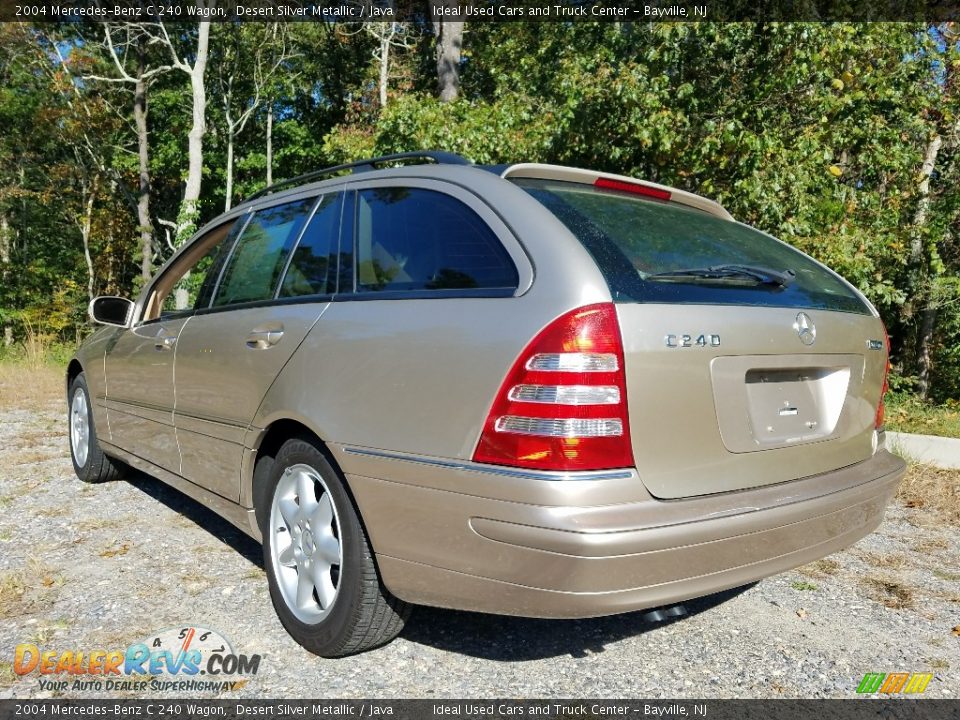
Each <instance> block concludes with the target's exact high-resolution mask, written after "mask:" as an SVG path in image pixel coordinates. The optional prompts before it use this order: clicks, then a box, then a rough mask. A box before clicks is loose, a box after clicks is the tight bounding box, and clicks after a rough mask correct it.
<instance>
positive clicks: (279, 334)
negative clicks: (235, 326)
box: [247, 323, 283, 350]
mask: <svg viewBox="0 0 960 720" xmlns="http://www.w3.org/2000/svg"><path fill="white" fill-rule="evenodd" d="M281 338H283V325H281V324H280V323H277V324H271V325H269V326H267V325H262V326H259V327H255V328H254V329H253V330H251V331H250V333H249V334H248V335H247V347H248V348H252V349H255V350H265V349H266V348H268V347H272V346H274V345H276V344H277V343H278V342H280V340H281Z"/></svg>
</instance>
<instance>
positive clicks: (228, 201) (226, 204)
mask: <svg viewBox="0 0 960 720" xmlns="http://www.w3.org/2000/svg"><path fill="white" fill-rule="evenodd" d="M235 135H236V132H235V131H234V127H233V124H232V123H230V122H229V121H227V190H226V198H224V201H223V211H224V212H226V211H227V210H229V209H230V208H231V207H232V206H233V139H234V136H235Z"/></svg>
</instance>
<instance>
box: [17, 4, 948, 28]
mask: <svg viewBox="0 0 960 720" xmlns="http://www.w3.org/2000/svg"><path fill="white" fill-rule="evenodd" d="M202 20H209V21H213V22H329V23H336V22H340V23H360V22H421V23H423V22H621V23H629V22H731V21H747V22H771V21H810V22H837V21H842V22H877V21H895V22H931V23H935V22H950V21H957V20H960V0H690V1H689V2H685V1H683V0H314V1H311V0H0V21H3V22H11V21H29V22H78V21H93V22H178V21H179V22H196V21H202Z"/></svg>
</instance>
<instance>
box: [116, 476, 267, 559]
mask: <svg viewBox="0 0 960 720" xmlns="http://www.w3.org/2000/svg"><path fill="white" fill-rule="evenodd" d="M124 479H125V480H126V481H127V483H129V484H130V485H131V486H133V487H135V488H137V490H139V491H140V492H142V493H144V494H146V495H149V496H150V497H151V498H153V499H154V500H156V501H157V502H159V503H162V504H164V505H166V506H167V507H168V508H170V509H171V510H173V511H174V512H175V513H177V514H178V515H182V516H183V517H185V518H186V519H187V520H190V521H191V522H192V523H194V524H195V525H196V526H197V527H199V528H200V529H202V530H204V531H206V532H207V533H209V534H210V535H212V536H213V537H215V538H216V539H217V540H220V541H221V542H224V543H226V544H227V545H229V546H230V547H232V548H233V549H234V550H236V551H237V552H238V553H240V555H242V556H243V557H244V558H246V559H247V560H248V561H249V562H251V563H252V564H254V565H257V566H259V567H261V568H262V567H263V549H262V548H261V546H260V543H258V542H257V541H256V540H254V539H253V538H252V537H250V536H249V535H247V534H245V533H244V532H243V531H241V530H239V529H238V528H236V527H234V525H232V524H231V523H230V522H229V521H227V520H224V519H223V518H222V517H220V516H219V515H217V513H215V512H214V511H213V510H211V509H210V508H208V507H206V506H205V505H204V504H203V503H200V502H197V501H196V500H194V499H193V498H191V497H189V496H187V495H184V494H183V493H182V492H180V491H179V490H177V489H176V488H173V487H170V486H169V485H167V484H165V483H164V482H162V481H160V480H158V479H157V478H155V477H152V476H150V475H147V474H146V473H143V472H140V471H139V470H129V471H128V473H127V475H126V477H125V478H124Z"/></svg>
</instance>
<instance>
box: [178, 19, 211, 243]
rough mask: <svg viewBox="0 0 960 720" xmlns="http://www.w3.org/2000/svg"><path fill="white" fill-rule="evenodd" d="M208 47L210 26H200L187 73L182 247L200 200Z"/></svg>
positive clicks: (191, 229)
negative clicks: (189, 117) (189, 99)
mask: <svg viewBox="0 0 960 720" xmlns="http://www.w3.org/2000/svg"><path fill="white" fill-rule="evenodd" d="M209 46H210V23H209V21H207V22H201V23H200V32H199V36H198V37H197V56H196V59H195V60H194V62H193V68H192V69H191V71H190V88H191V90H192V92H193V125H192V126H191V128H190V134H189V135H188V144H187V147H188V152H189V163H188V170H187V182H186V186H185V187H184V190H183V202H182V203H181V205H180V213H179V215H178V217H177V244H178V245H182V244H183V243H184V242H186V241H187V240H188V239H189V238H190V236H191V235H192V234H193V232H194V230H195V229H196V225H197V216H198V208H197V201H198V200H199V199H200V184H201V181H202V180H203V134H204V132H205V131H206V122H205V117H206V110H207V92H206V87H205V86H204V73H205V72H206V69H207V54H208V50H209Z"/></svg>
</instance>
